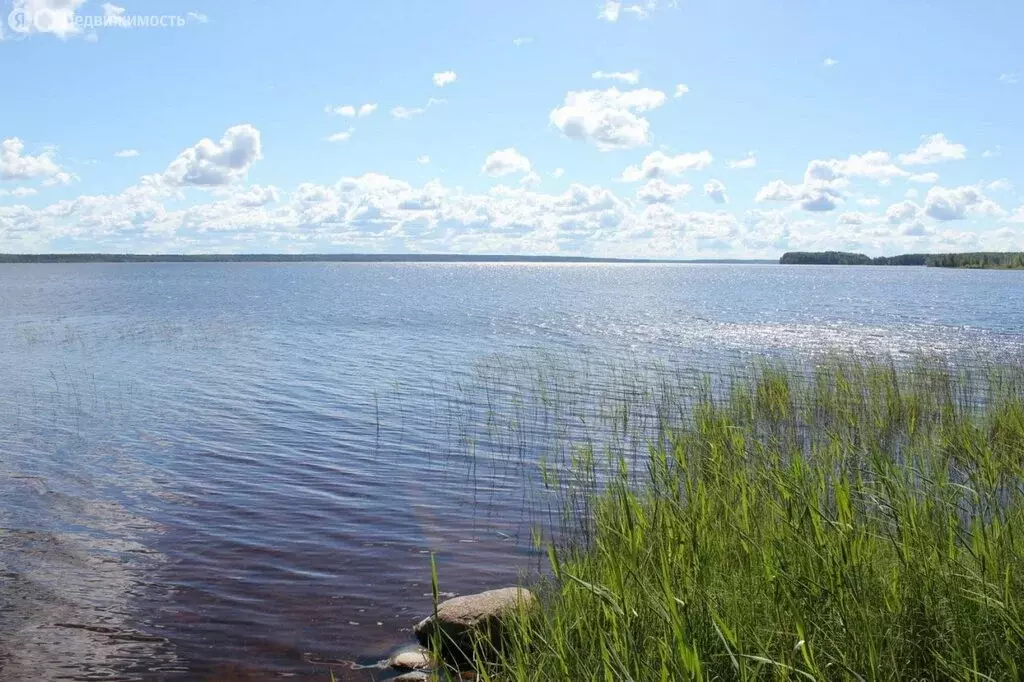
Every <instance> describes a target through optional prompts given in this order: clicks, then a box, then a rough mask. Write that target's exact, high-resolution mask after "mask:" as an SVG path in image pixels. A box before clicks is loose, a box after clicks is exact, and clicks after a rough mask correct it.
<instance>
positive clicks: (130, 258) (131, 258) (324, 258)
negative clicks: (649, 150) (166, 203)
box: [0, 253, 775, 264]
mask: <svg viewBox="0 0 1024 682" xmlns="http://www.w3.org/2000/svg"><path fill="white" fill-rule="evenodd" d="M324 262H327V263H762V264H768V263H775V261H774V260H743V259H701V260H687V261H680V260H667V259H664V260H658V259H651V258H587V257H583V256H507V255H467V254H443V253H442V254H429V253H413V254H405V253H397V254H396V253H301V254H292V253H240V254H218V253H210V254H173V253H172V254H166V253H164V254H159V253H158V254H135V253H124V254H119V253H30V254H20V253H0V263H324Z"/></svg>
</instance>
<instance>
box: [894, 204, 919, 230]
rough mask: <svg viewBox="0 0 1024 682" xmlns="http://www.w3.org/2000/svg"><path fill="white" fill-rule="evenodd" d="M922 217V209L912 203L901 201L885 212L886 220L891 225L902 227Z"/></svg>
mask: <svg viewBox="0 0 1024 682" xmlns="http://www.w3.org/2000/svg"><path fill="white" fill-rule="evenodd" d="M919 217H921V207H920V206H918V205H917V204H915V203H914V202H912V201H901V202H900V203H898V204H893V205H892V206H890V207H889V208H887V209H886V211H885V219H886V221H887V222H888V223H889V224H890V225H902V224H903V223H906V222H909V221H911V220H917V219H918V218H919Z"/></svg>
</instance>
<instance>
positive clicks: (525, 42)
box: [512, 36, 533, 47]
mask: <svg viewBox="0 0 1024 682" xmlns="http://www.w3.org/2000/svg"><path fill="white" fill-rule="evenodd" d="M532 42H533V38H530V37H529V36H526V37H523V38H513V40H512V44H513V45H515V46H516V47H520V46H522V45H529V44H530V43H532Z"/></svg>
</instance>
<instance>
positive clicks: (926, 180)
mask: <svg viewBox="0 0 1024 682" xmlns="http://www.w3.org/2000/svg"><path fill="white" fill-rule="evenodd" d="M907 179H908V180H910V181H911V182H920V183H922V184H925V185H934V184H935V183H936V182H938V181H939V174H938V173H915V174H914V175H911V176H910V177H908V178H907Z"/></svg>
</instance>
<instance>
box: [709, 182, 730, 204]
mask: <svg viewBox="0 0 1024 682" xmlns="http://www.w3.org/2000/svg"><path fill="white" fill-rule="evenodd" d="M704 196H706V197H708V198H709V199H711V201H713V202H715V203H716V204H727V203H729V195H728V194H726V192H725V185H724V184H723V183H722V181H721V180H714V179H712V180H708V181H707V183H706V184H705V185H704Z"/></svg>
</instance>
